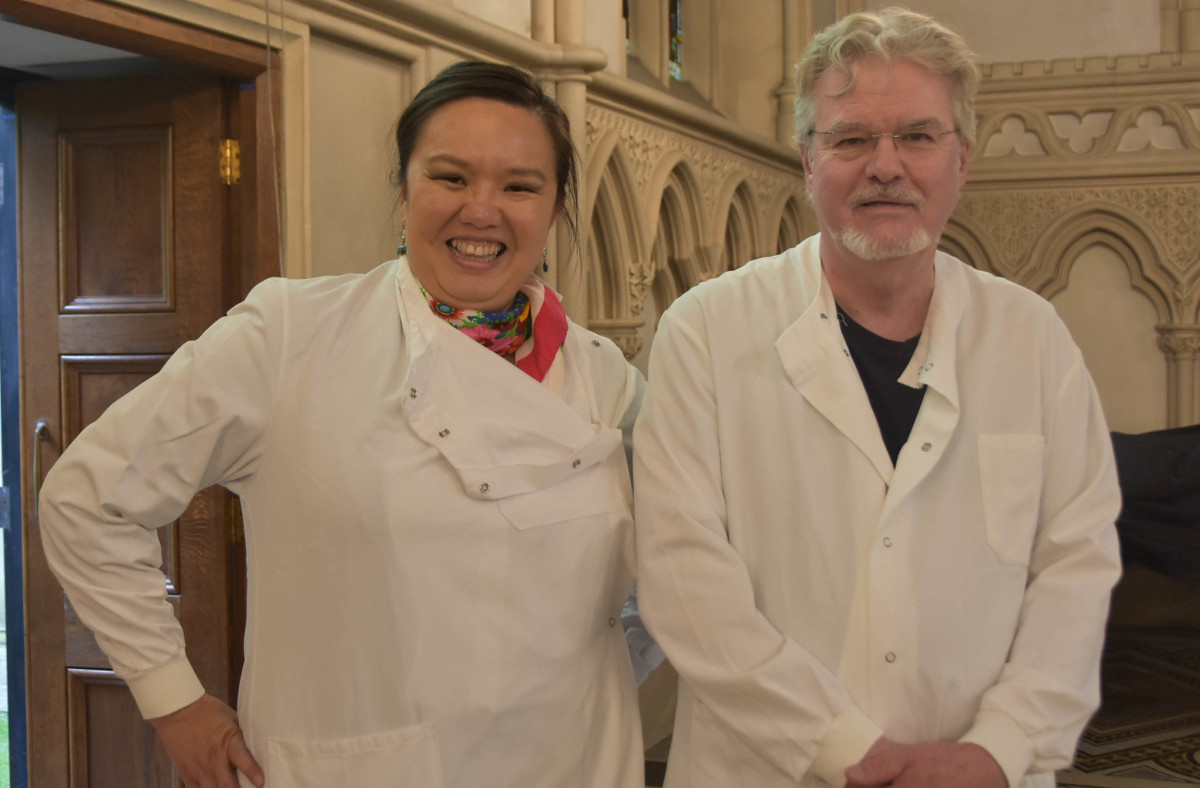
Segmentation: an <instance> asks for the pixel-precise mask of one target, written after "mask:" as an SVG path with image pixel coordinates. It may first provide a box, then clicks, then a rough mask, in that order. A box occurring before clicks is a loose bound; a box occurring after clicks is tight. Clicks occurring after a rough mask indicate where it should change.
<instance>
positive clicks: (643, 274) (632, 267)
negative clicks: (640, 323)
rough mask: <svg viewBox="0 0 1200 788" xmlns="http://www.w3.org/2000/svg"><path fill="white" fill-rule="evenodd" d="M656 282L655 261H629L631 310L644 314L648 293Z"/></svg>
mask: <svg viewBox="0 0 1200 788" xmlns="http://www.w3.org/2000/svg"><path fill="white" fill-rule="evenodd" d="M652 284H654V261H653V260H642V261H637V260H631V261H630V263H629V311H630V312H631V313H632V314H634V315H640V314H642V310H643V309H645V308H646V293H647V292H649V290H650V286H651V285H652Z"/></svg>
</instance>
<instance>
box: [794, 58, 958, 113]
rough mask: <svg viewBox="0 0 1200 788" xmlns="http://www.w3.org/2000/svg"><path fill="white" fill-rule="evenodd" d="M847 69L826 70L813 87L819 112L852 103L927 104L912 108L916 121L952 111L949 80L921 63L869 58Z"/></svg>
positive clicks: (850, 65) (852, 63)
mask: <svg viewBox="0 0 1200 788" xmlns="http://www.w3.org/2000/svg"><path fill="white" fill-rule="evenodd" d="M847 68H848V71H847V70H844V69H840V68H832V69H830V70H828V71H826V72H825V73H824V74H822V75H821V78H820V79H818V80H817V83H816V85H814V86H813V93H814V95H815V98H816V102H817V107H818V112H820V111H821V109H832V108H834V107H838V106H845V105H850V104H880V105H889V104H895V103H897V102H899V101H901V100H903V101H905V102H907V103H911V102H912V101H920V102H921V103H922V104H923V105H924V106H922V107H917V106H912V107H911V110H912V113H911V117H913V118H916V117H926V116H931V115H938V114H941V112H940V111H941V110H942V109H945V110H947V111H950V110H952V97H951V87H950V81H949V80H948V79H947V78H946V77H945V76H943V75H941V74H938V73H937V72H935V71H933V70H932V69H930V68H929V67H927V66H925V65H923V64H921V63H918V62H915V61H912V60H904V59H891V60H888V59H885V58H883V57H879V56H869V57H865V58H861V59H859V60H855V61H853V62H851V63H849V64H848V66H847ZM851 82H853V84H852V85H850V87H849V88H847V85H848V84H849V83H851Z"/></svg>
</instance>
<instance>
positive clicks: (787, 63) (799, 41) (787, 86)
mask: <svg viewBox="0 0 1200 788" xmlns="http://www.w3.org/2000/svg"><path fill="white" fill-rule="evenodd" d="M810 6H811V0H803V2H802V0H783V80H782V81H780V83H779V87H778V88H776V89H775V100H776V107H777V111H776V116H775V139H776V140H778V141H779V142H781V143H783V144H784V145H787V146H788V147H789V148H790V147H791V146H792V145H793V144H794V143H795V139H794V137H795V129H794V127H793V123H792V121H793V116H794V115H795V106H796V61H797V60H799V59H800V52H801V50H802V49H803V48H804V46H805V45H806V44H807V43H808V39H809V38H810V37H811V36H812V29H811V28H812V13H811V10H810Z"/></svg>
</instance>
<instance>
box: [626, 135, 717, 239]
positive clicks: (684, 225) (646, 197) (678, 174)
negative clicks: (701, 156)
mask: <svg viewBox="0 0 1200 788" xmlns="http://www.w3.org/2000/svg"><path fill="white" fill-rule="evenodd" d="M668 189H673V190H674V191H675V193H676V195H677V198H678V200H679V202H680V207H679V213H678V215H677V216H676V217H675V218H676V219H677V220H678V221H679V222H680V223H681V224H680V229H684V230H685V237H686V239H687V241H688V243H687V244H686V248H687V249H688V251H687V254H688V256H691V255H692V254H693V253H694V250H695V248H696V247H697V246H700V245H701V235H700V228H701V227H703V226H704V214H703V212H702V211H701V209H700V206H701V205H702V204H703V200H702V195H703V194H704V192H703V190H702V189H701V188H700V180H699V178H697V177H696V173H695V171H694V170H693V169H692V165H691V164H690V163H689V162H688V160H687V159H686V158H684V155H683V152H682V151H679V150H676V149H671V150H668V151H667V152H666V154H665V155H664V156H663V158H662V159H661V160H660V161H659V162H658V164H656V165H655V167H654V169H653V171H652V172H651V174H650V177H649V179H648V180H647V183H646V189H645V191H644V192H643V194H642V201H643V202H642V212H641V216H642V226H643V227H645V228H647V230H648V232H647V233H646V240H647V241H652V240H653V239H654V238H655V236H656V235H657V234H658V229H659V221H660V220H661V218H662V210H661V209H662V203H663V197H664V195H665V194H666V192H667V190H668ZM677 242H678V243H679V247H678V249H679V250H680V251H682V250H683V249H684V248H685V238H682V237H681V238H677ZM646 251H647V252H649V251H650V250H649V249H647V250H646Z"/></svg>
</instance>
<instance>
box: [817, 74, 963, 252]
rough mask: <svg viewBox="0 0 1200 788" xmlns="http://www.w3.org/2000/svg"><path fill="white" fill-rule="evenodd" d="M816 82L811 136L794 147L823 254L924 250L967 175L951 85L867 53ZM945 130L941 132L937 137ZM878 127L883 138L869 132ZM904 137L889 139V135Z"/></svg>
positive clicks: (938, 233) (942, 224)
mask: <svg viewBox="0 0 1200 788" xmlns="http://www.w3.org/2000/svg"><path fill="white" fill-rule="evenodd" d="M851 69H852V71H853V72H854V87H853V89H852V90H851V91H850V92H849V93H847V94H845V95H844V96H837V95H836V93H837V92H838V90H839V89H840V88H841V87H842V86H844V85H845V83H846V80H845V77H844V76H843V75H842V74H840V73H837V72H834V71H830V72H828V73H826V74H825V75H824V76H822V77H821V79H820V80H819V81H818V82H817V85H816V94H817V122H816V128H817V131H818V132H828V131H833V132H834V133H833V134H822V133H817V134H813V135H812V137H811V138H810V140H809V144H808V145H806V146H801V149H800V152H801V156H802V158H803V160H804V174H805V176H806V178H807V181H808V188H809V193H810V195H811V197H812V202H813V207H814V209H815V211H816V214H817V222H818V224H819V225H820V227H821V232H822V237H823V239H824V241H825V243H823V244H822V248H823V250H824V249H826V248H827V247H826V245H825V244H832V246H831V247H828V249H829V251H831V252H833V253H835V254H838V255H849V256H850V257H853V258H857V259H861V260H886V259H897V258H905V257H911V256H913V255H917V254H921V253H929V252H931V251H932V248H933V247H934V246H935V245H936V243H937V239H938V238H939V236H941V233H942V229H943V228H944V227H945V226H946V221H947V219H949V218H950V213H951V212H952V211H953V210H954V205H955V203H957V202H958V195H959V192H960V191H961V189H962V187H963V184H964V183H966V180H967V159H968V157H969V155H970V146H969V145H967V144H965V143H963V142H962V140H961V138H960V137H959V135H958V134H956V133H954V129H955V122H954V112H953V108H952V103H951V97H950V86H949V83H948V82H947V81H946V79H945V78H944V77H941V76H938V75H937V74H935V73H933V72H932V71H930V70H929V69H927V68H925V67H924V66H921V65H918V64H916V63H911V62H907V61H894V62H891V63H889V62H887V61H885V60H882V59H881V58H868V59H865V60H862V61H859V62H858V63H856V64H854V65H853V66H851ZM942 132H947V133H942ZM879 133H884V134H887V135H889V136H884V137H880V138H878V139H875V138H873V137H872V136H871V135H873V134H879ZM897 133H901V134H904V137H903V138H902V139H899V140H897V141H896V143H895V144H894V143H893V140H892V138H891V136H890V135H892V134H897Z"/></svg>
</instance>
